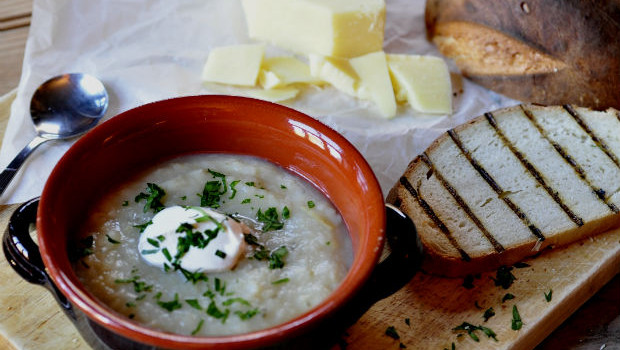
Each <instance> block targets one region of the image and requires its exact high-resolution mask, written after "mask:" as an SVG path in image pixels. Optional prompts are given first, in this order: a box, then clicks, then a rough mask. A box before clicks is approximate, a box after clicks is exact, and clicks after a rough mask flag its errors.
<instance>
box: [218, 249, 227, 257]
mask: <svg viewBox="0 0 620 350" xmlns="http://www.w3.org/2000/svg"><path fill="white" fill-rule="evenodd" d="M215 256H217V257H218V258H222V259H226V253H224V252H223V251H221V250H219V249H218V250H216V251H215Z"/></svg>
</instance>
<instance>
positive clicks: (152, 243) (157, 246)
mask: <svg viewBox="0 0 620 350" xmlns="http://www.w3.org/2000/svg"><path fill="white" fill-rule="evenodd" d="M146 241H147V242H149V244H150V245H152V246H153V247H155V248H159V241H158V240H156V239H153V238H147V239H146Z"/></svg>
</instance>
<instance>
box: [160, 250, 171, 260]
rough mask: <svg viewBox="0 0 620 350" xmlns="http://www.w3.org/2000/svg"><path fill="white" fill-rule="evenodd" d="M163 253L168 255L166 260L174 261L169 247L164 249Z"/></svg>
mask: <svg viewBox="0 0 620 350" xmlns="http://www.w3.org/2000/svg"><path fill="white" fill-rule="evenodd" d="M161 253H162V254H164V256H165V257H166V260H168V261H172V255H170V252H169V251H168V248H164V249H162V250H161Z"/></svg>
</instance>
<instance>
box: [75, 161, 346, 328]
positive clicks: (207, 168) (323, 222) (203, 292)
mask: <svg viewBox="0 0 620 350" xmlns="http://www.w3.org/2000/svg"><path fill="white" fill-rule="evenodd" d="M174 206H180V207H183V208H188V207H210V208H214V210H217V211H219V212H221V213H224V214H227V215H231V214H239V215H241V216H243V217H247V218H249V219H250V220H247V221H246V223H247V224H248V226H249V227H250V228H251V230H250V231H246V232H248V233H246V234H244V238H245V241H244V242H243V247H242V249H243V252H242V253H241V257H240V258H239V260H238V262H237V263H236V265H235V266H234V268H233V269H231V270H225V271H219V272H209V273H205V272H204V271H203V270H200V269H198V270H195V271H190V270H188V269H183V268H181V267H180V264H174V259H169V261H170V263H169V264H167V263H165V264H164V265H163V268H162V266H157V265H154V264H152V262H151V263H149V262H148V259H147V258H148V256H147V255H149V254H151V253H155V252H159V251H160V250H161V247H159V244H158V243H157V242H155V240H153V239H150V240H149V242H151V243H152V244H153V247H151V248H153V249H148V250H145V249H142V250H139V248H138V244H139V242H140V236H141V234H142V233H141V232H143V231H145V228H146V227H148V226H149V225H151V224H152V220H153V218H154V216H155V215H156V213H157V212H158V211H161V210H163V209H165V208H171V207H174ZM239 220H240V221H242V222H244V219H239ZM81 237H82V238H81V241H80V242H79V243H78V244H77V245H76V247H73V248H71V252H72V256H73V258H74V260H75V263H74V267H75V271H76V274H77V275H78V277H79V279H80V280H81V281H82V283H84V285H85V286H86V288H87V289H88V290H89V291H90V292H91V293H92V294H93V295H95V296H96V297H97V298H98V299H100V300H101V301H102V302H103V303H105V304H107V305H108V306H110V307H111V308H112V309H114V310H116V311H117V312H119V313H121V314H123V315H126V316H127V317H129V318H131V319H133V320H135V321H137V322H139V323H141V324H143V325H145V326H147V327H151V328H155V329H159V330H164V331H168V332H173V333H179V334H188V335H190V334H191V335H203V336H208V335H227V334H239V333H246V332H251V331H255V330H260V329H264V328H268V327H270V326H274V325H277V324H280V323H282V322H285V321H288V320H290V319H292V318H294V317H296V316H298V315H300V314H302V313H304V312H306V311H308V310H309V309H311V308H312V307H314V306H316V305H317V304H319V303H320V302H321V301H322V300H323V299H325V298H326V297H327V296H328V295H329V294H330V293H331V292H332V291H334V290H335V289H336V288H337V287H338V285H339V284H340V282H341V281H342V280H343V279H344V277H345V275H346V273H347V271H348V269H349V267H350V264H351V261H352V247H351V242H350V240H349V237H348V234H347V232H346V227H345V225H344V223H343V221H342V218H341V217H340V215H339V213H338V212H337V211H336V209H335V208H334V207H333V206H332V204H331V203H330V202H329V200H328V199H327V198H325V197H324V196H323V194H322V193H320V192H319V191H317V190H316V189H315V188H314V187H312V186H311V185H310V184H309V183H307V182H306V181H305V180H303V179H301V178H299V177H297V176H295V175H293V174H291V173H289V172H287V171H286V170H284V169H282V168H280V167H278V166H276V165H273V164H271V163H269V162H266V161H264V160H261V159H257V158H253V157H247V156H237V155H223V154H219V155H205V154H202V155H190V156H184V157H180V158H176V159H173V160H170V161H168V162H165V163H163V164H160V165H158V166H157V167H155V168H153V169H150V170H149V171H147V172H145V173H144V174H141V175H140V176H138V177H137V178H135V179H131V180H130V181H129V182H128V183H126V184H124V185H123V186H122V188H119V189H118V190H116V191H113V192H112V193H109V195H108V196H107V197H106V198H103V199H102V200H101V201H100V202H99V203H97V204H96V206H95V207H94V210H92V211H91V213H90V215H89V217H88V218H87V220H86V224H85V225H84V227H83V230H82V236H81ZM143 241H144V240H143Z"/></svg>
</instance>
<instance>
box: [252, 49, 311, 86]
mask: <svg viewBox="0 0 620 350" xmlns="http://www.w3.org/2000/svg"><path fill="white" fill-rule="evenodd" d="M259 82H260V84H261V86H262V87H264V88H265V89H272V88H274V87H282V86H286V85H290V84H297V83H303V84H316V85H319V84H321V83H322V81H321V80H320V79H318V78H315V77H313V76H312V75H311V74H310V67H308V65H307V64H306V63H304V62H302V61H300V60H299V59H297V58H295V57H292V56H279V57H270V58H265V59H264V61H263V65H262V68H261V72H260V75H259Z"/></svg>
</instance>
